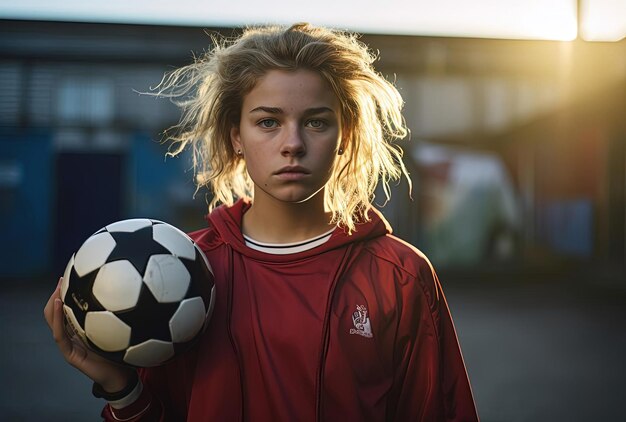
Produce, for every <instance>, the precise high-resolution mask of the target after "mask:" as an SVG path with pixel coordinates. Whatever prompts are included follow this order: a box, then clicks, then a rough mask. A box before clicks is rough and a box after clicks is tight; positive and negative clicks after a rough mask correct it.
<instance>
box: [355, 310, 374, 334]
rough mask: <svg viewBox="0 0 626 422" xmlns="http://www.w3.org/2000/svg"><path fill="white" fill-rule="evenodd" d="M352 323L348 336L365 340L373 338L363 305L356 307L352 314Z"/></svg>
mask: <svg viewBox="0 0 626 422" xmlns="http://www.w3.org/2000/svg"><path fill="white" fill-rule="evenodd" d="M352 323H353V324H354V328H350V334H358V335H360V336H363V337H367V338H372V337H374V335H373V334H372V326H371V325H370V319H369V317H368V316H367V308H366V307H365V305H356V311H355V312H354V313H353V314H352Z"/></svg>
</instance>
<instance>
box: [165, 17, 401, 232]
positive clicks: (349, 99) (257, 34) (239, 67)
mask: <svg viewBox="0 0 626 422" xmlns="http://www.w3.org/2000/svg"><path fill="white" fill-rule="evenodd" d="M213 42H214V44H215V47H214V48H213V49H212V50H211V51H209V52H208V53H206V54H204V55H203V56H202V57H200V58H197V59H196V60H195V62H194V63H193V64H190V65H188V66H185V67H182V68H179V69H177V70H175V71H173V72H170V73H168V74H166V75H165V76H164V78H163V80H162V81H161V83H160V84H159V85H158V86H157V87H156V88H155V90H156V94H155V95H159V96H165V97H169V98H172V99H173V101H174V102H175V103H176V104H177V105H179V106H180V107H181V108H182V111H183V113H182V117H181V120H180V122H179V123H178V124H177V125H176V126H174V127H173V128H171V129H170V130H173V131H174V134H173V135H169V134H168V133H169V130H168V131H166V132H165V137H166V140H170V141H172V145H171V146H170V152H169V153H168V154H170V155H177V154H178V153H180V152H181V151H182V150H183V149H184V148H185V147H186V146H188V145H189V144H191V145H192V146H193V165H194V169H195V174H196V183H197V189H200V188H201V187H203V186H209V187H210V189H211V191H212V193H213V199H212V200H211V202H210V204H209V211H210V210H211V209H213V208H214V207H215V206H217V205H218V204H220V203H223V204H226V205H232V204H233V202H234V201H235V200H236V199H237V198H241V197H245V196H250V197H251V196H252V193H253V183H252V180H251V179H250V177H249V175H248V173H247V171H246V168H245V161H244V159H243V158H241V157H238V156H237V154H236V152H235V151H234V150H233V147H232V144H231V141H230V129H231V127H232V126H233V125H238V124H239V120H240V117H241V107H242V103H243V98H244V96H245V95H246V94H248V93H249V92H250V91H251V90H252V89H253V88H254V86H255V84H256V82H257V81H258V80H259V78H261V77H262V76H263V75H264V74H266V73H267V72H268V71H270V70H274V69H280V70H296V69H309V70H313V71H315V72H318V74H319V75H321V76H322V78H323V79H325V80H326V81H327V82H328V83H329V85H330V86H331V87H332V89H333V91H334V93H335V95H336V96H337V98H338V99H339V102H340V104H341V116H342V120H343V121H342V129H343V135H342V140H341V148H342V149H343V150H344V153H343V154H342V155H338V156H337V159H336V163H335V168H334V169H333V174H332V175H331V178H330V180H329V181H328V183H327V185H326V190H325V198H324V203H325V207H326V209H327V210H328V211H330V212H332V218H333V222H334V223H336V224H339V225H342V226H344V227H346V228H347V229H348V231H349V232H352V231H353V230H355V229H356V224H357V223H359V222H363V221H367V220H368V219H369V218H368V211H369V210H370V208H371V207H372V201H373V199H374V190H375V189H376V186H377V184H378V182H379V181H380V182H381V183H382V187H383V192H384V194H385V197H386V199H387V200H388V199H389V198H390V188H389V181H390V180H399V179H400V177H401V176H402V175H403V174H404V175H405V176H406V178H407V180H408V182H409V186H410V183H411V182H410V179H409V175H408V172H407V170H406V168H405V166H404V164H403V162H402V150H401V149H400V148H399V147H398V146H396V145H394V144H393V143H392V142H393V141H395V140H396V139H401V138H404V137H405V136H406V135H407V133H408V130H407V128H406V126H405V124H404V119H403V117H402V114H401V110H402V106H403V101H402V97H401V96H400V94H399V93H398V91H397V90H396V88H395V87H394V86H393V85H392V84H391V83H389V82H388V81H387V80H386V79H385V78H384V77H383V76H381V75H380V74H379V73H377V72H376V71H375V70H374V68H373V66H372V63H373V62H374V60H375V59H376V58H375V56H374V55H373V54H372V53H371V52H370V51H369V50H368V48H367V47H366V46H365V45H364V44H363V43H362V42H360V41H359V40H358V39H357V37H356V36H355V35H353V34H348V33H345V32H341V31H337V30H332V29H327V28H321V27H315V26H312V25H310V24H306V23H299V24H295V25H292V26H290V27H279V26H266V27H257V28H248V29H245V30H244V32H243V34H242V35H241V36H240V37H238V38H235V39H233V40H224V39H222V40H218V39H216V38H215V37H213ZM196 192H197V190H196Z"/></svg>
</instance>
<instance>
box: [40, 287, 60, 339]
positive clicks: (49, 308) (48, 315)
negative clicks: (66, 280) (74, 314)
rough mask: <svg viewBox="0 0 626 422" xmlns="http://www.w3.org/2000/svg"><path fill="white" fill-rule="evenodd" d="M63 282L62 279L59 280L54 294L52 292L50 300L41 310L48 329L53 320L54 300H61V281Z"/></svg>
mask: <svg viewBox="0 0 626 422" xmlns="http://www.w3.org/2000/svg"><path fill="white" fill-rule="evenodd" d="M62 280H63V277H60V278H59V282H58V283H57V287H56V289H54V292H52V295H50V298H49V299H48V302H47V303H46V306H45V307H44V309H43V316H44V318H45V319H46V322H47V323H48V327H50V329H52V318H53V314H54V300H55V299H56V298H59V299H60V298H61V281H62Z"/></svg>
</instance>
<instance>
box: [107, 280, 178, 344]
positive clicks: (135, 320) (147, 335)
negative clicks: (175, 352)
mask: <svg viewBox="0 0 626 422" xmlns="http://www.w3.org/2000/svg"><path fill="white" fill-rule="evenodd" d="M178 305H179V302H174V303H159V302H157V300H156V299H155V297H154V296H153V295H152V292H151V291H150V289H148V287H147V286H146V285H145V284H144V285H143V286H142V287H141V292H140V293H139V300H138V301H137V305H136V306H135V307H134V308H133V309H131V310H128V311H121V312H115V315H117V317H118V318H119V319H121V320H122V321H124V322H125V323H126V324H127V325H128V326H130V328H131V334H130V344H131V345H136V344H139V343H143V342H144V341H146V340H150V339H155V340H163V341H172V336H171V334H170V329H169V322H170V319H171V318H172V315H174V313H175V312H176V310H177V309H178Z"/></svg>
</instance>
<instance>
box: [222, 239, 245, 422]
mask: <svg viewBox="0 0 626 422" xmlns="http://www.w3.org/2000/svg"><path fill="white" fill-rule="evenodd" d="M228 268H230V271H229V278H230V279H229V280H228V281H229V283H228V300H227V305H226V306H227V309H226V315H227V321H226V324H227V326H226V327H227V331H228V338H229V339H230V344H231V346H232V347H233V351H234V352H235V357H236V358H237V367H238V371H239V391H240V395H241V414H240V421H244V420H245V419H244V417H245V414H244V403H245V400H244V389H243V376H242V373H241V368H243V363H242V362H241V357H240V355H239V350H238V349H237V344H236V343H235V337H234V336H233V331H232V328H231V320H232V315H233V289H234V282H235V275H234V265H233V248H232V247H231V246H230V245H228Z"/></svg>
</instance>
